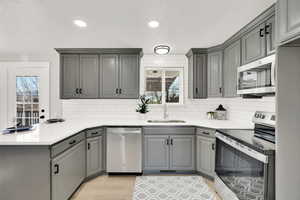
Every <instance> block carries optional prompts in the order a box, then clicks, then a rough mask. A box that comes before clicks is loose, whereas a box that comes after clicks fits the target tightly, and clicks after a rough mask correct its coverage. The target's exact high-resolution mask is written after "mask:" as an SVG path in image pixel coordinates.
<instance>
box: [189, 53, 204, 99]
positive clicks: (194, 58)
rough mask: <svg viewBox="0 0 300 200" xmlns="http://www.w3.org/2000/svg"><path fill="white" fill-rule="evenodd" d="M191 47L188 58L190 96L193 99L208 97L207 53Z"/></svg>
mask: <svg viewBox="0 0 300 200" xmlns="http://www.w3.org/2000/svg"><path fill="white" fill-rule="evenodd" d="M202 51H203V50H201V49H200V50H197V49H191V50H190V51H189V52H188V53H187V55H186V56H187V58H188V65H189V66H188V74H189V75H188V76H189V78H188V96H189V98H192V99H201V98H206V97H207V53H206V52H205V51H204V52H202Z"/></svg>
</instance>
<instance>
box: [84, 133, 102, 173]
mask: <svg viewBox="0 0 300 200" xmlns="http://www.w3.org/2000/svg"><path fill="white" fill-rule="evenodd" d="M86 143H87V146H86V148H87V151H86V156H87V157H86V174H87V176H91V175H93V174H97V173H99V172H101V171H102V165H103V162H102V146H103V145H102V136H98V137H92V138H88V139H87V141H86Z"/></svg>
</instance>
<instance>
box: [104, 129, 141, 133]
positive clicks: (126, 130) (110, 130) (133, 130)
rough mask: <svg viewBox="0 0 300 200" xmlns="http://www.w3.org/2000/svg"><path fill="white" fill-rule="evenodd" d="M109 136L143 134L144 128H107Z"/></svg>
mask: <svg viewBox="0 0 300 200" xmlns="http://www.w3.org/2000/svg"><path fill="white" fill-rule="evenodd" d="M106 132H107V133H108V134H141V133H142V128H107V129H106Z"/></svg>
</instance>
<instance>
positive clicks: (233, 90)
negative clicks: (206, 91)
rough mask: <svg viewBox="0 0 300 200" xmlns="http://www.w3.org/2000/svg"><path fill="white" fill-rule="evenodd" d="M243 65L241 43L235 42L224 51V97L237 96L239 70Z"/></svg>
mask: <svg viewBox="0 0 300 200" xmlns="http://www.w3.org/2000/svg"><path fill="white" fill-rule="evenodd" d="M240 65H241V43H240V40H238V41H236V42H234V43H233V44H231V45H230V46H228V47H226V48H225V49H224V66H223V67H224V68H223V69H224V70H223V79H224V81H223V96H224V97H236V96H238V95H237V68H238V67H239V66H240Z"/></svg>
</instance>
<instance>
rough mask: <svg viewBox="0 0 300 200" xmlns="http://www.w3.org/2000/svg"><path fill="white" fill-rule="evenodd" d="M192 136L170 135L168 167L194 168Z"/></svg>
mask: <svg viewBox="0 0 300 200" xmlns="http://www.w3.org/2000/svg"><path fill="white" fill-rule="evenodd" d="M194 143H195V141H194V136H193V135H188V136H170V169H171V170H194V169H195V154H194V152H195V149H194V148H195V145H194Z"/></svg>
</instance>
